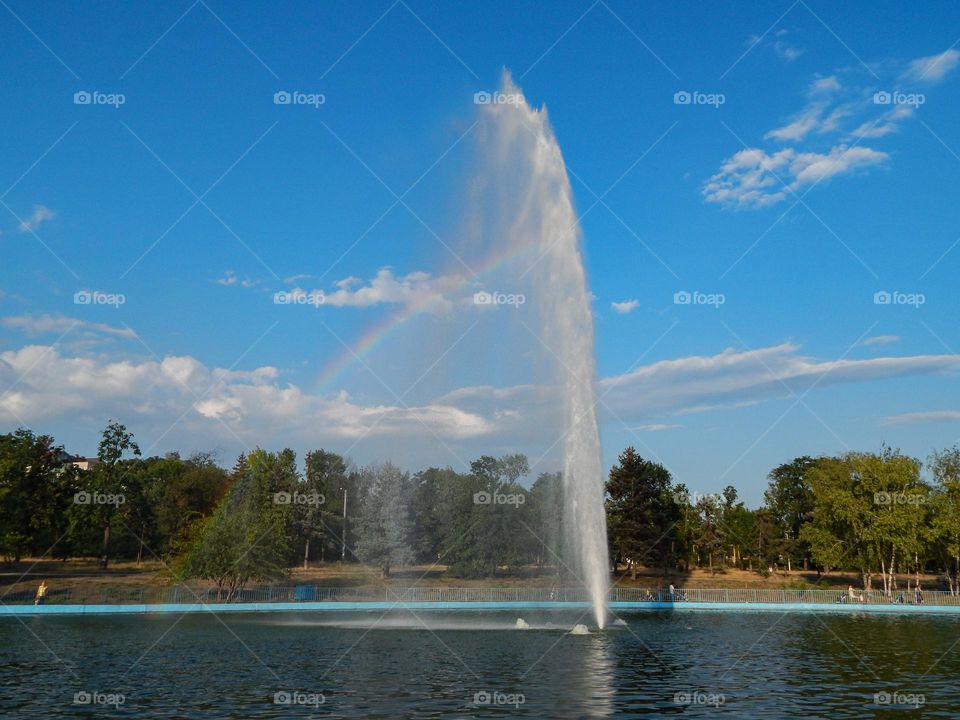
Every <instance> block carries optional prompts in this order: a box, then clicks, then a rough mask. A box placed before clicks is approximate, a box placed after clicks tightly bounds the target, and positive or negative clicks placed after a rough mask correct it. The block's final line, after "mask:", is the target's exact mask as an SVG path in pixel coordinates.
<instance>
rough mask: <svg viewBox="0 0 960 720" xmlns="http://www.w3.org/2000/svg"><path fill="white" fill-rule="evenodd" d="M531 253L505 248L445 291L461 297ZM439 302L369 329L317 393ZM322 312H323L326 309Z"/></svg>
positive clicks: (421, 304) (325, 374) (417, 304)
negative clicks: (486, 276) (486, 277)
mask: <svg viewBox="0 0 960 720" xmlns="http://www.w3.org/2000/svg"><path fill="white" fill-rule="evenodd" d="M531 250H532V248H530V247H529V246H527V245H524V244H523V243H517V246H516V247H507V248H503V249H502V250H501V251H500V252H497V253H493V254H491V255H490V257H488V258H487V259H486V260H484V261H483V262H481V263H480V264H479V265H477V266H476V267H475V268H474V269H473V272H468V271H464V272H462V273H460V274H459V275H452V276H447V277H448V283H447V284H446V285H445V289H446V290H447V291H448V292H452V293H453V294H458V293H459V292H462V290H463V288H464V287H466V286H468V285H470V284H471V283H473V284H477V283H478V281H479V278H480V276H481V275H482V274H483V273H488V272H491V271H493V270H496V269H497V268H499V267H502V266H503V265H506V264H507V263H509V262H510V261H512V260H515V259H517V258H519V257H520V256H522V255H524V254H525V253H529V252H531ZM537 259H539V258H537ZM438 299H439V296H438V295H425V296H424V297H422V298H418V299H417V300H414V301H412V302H410V303H408V304H407V305H405V306H404V307H403V308H401V309H400V310H399V311H397V312H395V313H393V314H392V315H390V316H389V317H387V318H386V319H384V320H383V321H382V322H379V323H375V324H374V325H372V326H371V327H369V328H367V329H366V330H365V331H364V332H363V334H362V335H361V336H360V338H359V339H358V340H357V341H356V343H355V345H354V347H352V348H344V349H343V352H342V353H340V354H339V355H338V356H337V357H335V358H334V359H333V360H332V361H331V362H330V363H328V364H327V365H326V366H325V367H324V369H323V371H322V372H321V373H320V375H319V376H318V378H317V381H316V388H317V390H318V391H320V392H325V391H329V390H331V389H332V386H333V383H335V382H336V381H337V380H338V379H339V378H340V377H341V376H342V375H343V373H344V372H345V371H346V370H347V369H348V368H350V367H351V366H353V365H354V364H355V363H358V362H360V361H361V360H365V359H366V358H367V357H369V356H370V354H371V353H372V352H373V351H374V350H376V349H377V348H378V347H379V346H380V345H382V344H383V342H384V341H385V340H387V338H389V337H391V336H392V335H394V334H395V333H396V332H397V331H398V330H399V329H400V328H401V327H402V326H403V325H405V324H406V323H407V322H409V321H410V320H413V319H414V318H416V317H419V316H420V315H423V314H424V313H425V312H428V311H429V310H430V307H431V306H432V305H433V304H434V303H435V302H436V301H437V300H438ZM319 310H320V311H321V312H323V310H324V308H323V306H321V307H320V308H319Z"/></svg>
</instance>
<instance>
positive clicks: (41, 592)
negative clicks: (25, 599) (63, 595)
mask: <svg viewBox="0 0 960 720" xmlns="http://www.w3.org/2000/svg"><path fill="white" fill-rule="evenodd" d="M46 597H47V583H46V581H45V580H41V581H40V587H38V588H37V596H36V597H35V598H34V599H33V604H34V605H43V601H44V599H45V598H46Z"/></svg>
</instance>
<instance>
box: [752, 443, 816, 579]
mask: <svg viewBox="0 0 960 720" xmlns="http://www.w3.org/2000/svg"><path fill="white" fill-rule="evenodd" d="M816 462H817V461H816V460H814V459H813V458H812V457H809V456H807V455H804V456H802V457H798V458H794V459H793V460H792V461H790V462H789V463H784V464H783V465H778V466H777V467H775V468H774V469H773V470H771V471H770V474H769V475H768V476H767V480H768V482H769V485H768V487H767V490H766V492H765V493H764V496H763V497H764V501H765V503H766V506H767V508H768V509H769V510H770V514H771V516H772V518H773V520H774V522H775V523H776V524H777V525H778V526H779V528H780V538H779V539H778V542H777V543H776V544H777V545H778V548H777V549H778V551H779V554H782V555H784V556H785V557H786V558H787V561H788V564H789V562H790V560H791V559H792V558H797V559H800V560H802V562H803V567H804V569H806V568H807V567H808V564H809V559H810V548H809V545H808V544H807V543H806V542H804V541H803V539H801V537H800V531H801V530H802V529H803V526H804V525H805V524H806V523H808V522H809V521H810V518H811V516H812V514H813V505H814V497H813V489H812V487H811V485H810V479H809V477H808V475H809V472H810V469H811V468H812V467H814V465H815V464H816Z"/></svg>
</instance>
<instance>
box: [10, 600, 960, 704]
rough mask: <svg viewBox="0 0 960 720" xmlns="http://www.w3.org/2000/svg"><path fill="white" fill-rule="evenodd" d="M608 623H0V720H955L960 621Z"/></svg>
mask: <svg viewBox="0 0 960 720" xmlns="http://www.w3.org/2000/svg"><path fill="white" fill-rule="evenodd" d="M622 617H623V620H624V621H625V622H624V623H623V624H619V623H618V624H615V625H614V626H613V627H610V628H609V629H607V630H604V631H603V632H601V633H594V634H591V635H584V636H575V635H570V634H568V633H567V631H568V630H569V629H570V628H571V627H572V626H573V624H574V623H575V622H577V621H579V622H589V618H585V617H583V616H580V615H570V614H566V615H563V614H544V615H531V616H526V617H525V620H526V621H527V622H528V623H529V624H530V625H531V626H532V627H531V629H529V630H519V629H517V628H516V627H515V623H516V616H515V615H506V614H502V613H469V614H468V613H444V612H436V611H434V612H420V613H417V614H416V615H413V614H409V613H408V614H401V613H394V614H391V615H389V616H387V617H385V618H381V616H380V614H374V613H323V614H320V613H311V614H296V613H284V614H243V615H229V616H223V617H222V618H217V617H214V616H209V615H184V616H177V615H174V614H171V615H163V616H134V617H72V618H65V617H38V618H24V619H23V620H22V622H21V621H20V620H18V619H16V618H3V619H0V716H2V717H26V718H31V717H37V718H40V717H43V718H49V717H62V718H75V717H76V718H79V717H85V718H89V717H103V716H116V717H134V718H231V717H245V718H288V717H303V718H308V717H382V718H388V717H389V718H395V717H420V718H440V717H463V718H470V717H489V716H504V715H515V716H518V717H627V718H630V717H637V718H639V717H650V716H651V715H659V716H664V715H671V714H677V715H680V714H683V715H685V716H694V717H714V716H718V715H719V716H726V717H743V718H756V717H828V718H844V717H851V718H852V717H857V718H862V717H872V716H889V717H896V716H901V714H900V712H901V711H904V710H908V709H909V705H910V704H913V705H914V706H919V707H920V712H921V713H922V715H923V716H924V717H956V710H955V704H956V698H957V689H956V677H957V676H958V674H960V651H958V649H957V648H956V647H954V645H955V643H957V642H958V640H960V619H954V618H940V617H923V618H916V617H911V618H906V617H866V616H845V615H825V616H820V615H815V614H812V613H796V614H793V613H792V614H783V615H781V614H777V613H743V614H734V613H722V614H721V613H707V612H703V613H700V612H686V613H668V612H656V613H652V612H647V613H636V614H633V615H623V616H622ZM77 693H89V694H90V698H92V699H93V700H94V702H93V703H91V704H78V703H76V702H75V699H79V700H81V701H83V700H85V699H86V697H87V696H84V695H82V694H81V695H77ZM278 693H280V695H277V694H278ZM283 693H286V695H284V694H283ZM878 693H879V694H880V695H878ZM884 693H886V695H884ZM121 699H122V703H121V702H119V701H120V700H121ZM277 700H279V701H280V703H281V704H277V702H276V701H277ZM287 700H289V701H290V703H289V704H285V701H287ZM111 701H112V702H113V705H107V704H104V703H108V702H111ZM488 701H489V703H488ZM877 701H879V704H878V702H877ZM887 701H889V702H887ZM478 702H479V704H478ZM897 703H899V704H897ZM914 714H916V713H914Z"/></svg>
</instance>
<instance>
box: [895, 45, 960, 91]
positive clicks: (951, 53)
mask: <svg viewBox="0 0 960 720" xmlns="http://www.w3.org/2000/svg"><path fill="white" fill-rule="evenodd" d="M958 64H960V51H957V50H954V49H953V48H950V49H949V50H945V51H944V52H942V53H940V54H939V55H928V56H927V57H921V58H917V59H916V60H912V61H911V62H910V64H909V65H908V66H907V70H906V72H905V73H904V79H907V80H913V81H915V82H929V83H934V82H939V81H940V80H943V78H945V77H946V76H947V75H948V74H949V73H950V72H951V71H952V70H953V69H954V68H955V67H957V65H958Z"/></svg>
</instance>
